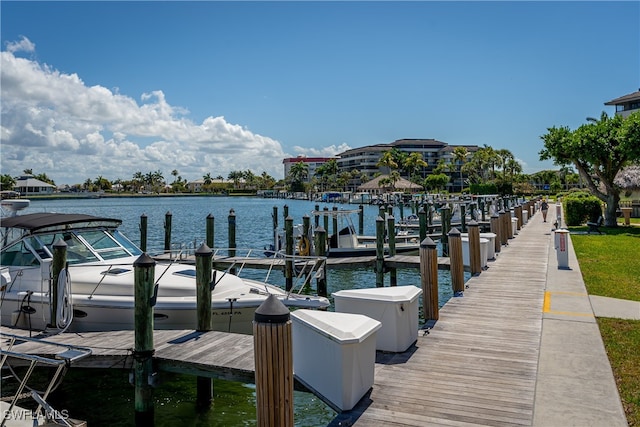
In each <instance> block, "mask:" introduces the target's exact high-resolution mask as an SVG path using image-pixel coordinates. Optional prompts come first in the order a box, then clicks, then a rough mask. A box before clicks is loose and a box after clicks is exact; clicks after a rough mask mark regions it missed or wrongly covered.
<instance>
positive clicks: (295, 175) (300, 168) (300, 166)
mask: <svg viewBox="0 0 640 427" xmlns="http://www.w3.org/2000/svg"><path fill="white" fill-rule="evenodd" d="M289 176H290V177H291V181H293V182H302V181H306V179H307V177H308V176H309V164H308V163H307V162H296V163H294V164H292V165H291V169H290V170H289Z"/></svg>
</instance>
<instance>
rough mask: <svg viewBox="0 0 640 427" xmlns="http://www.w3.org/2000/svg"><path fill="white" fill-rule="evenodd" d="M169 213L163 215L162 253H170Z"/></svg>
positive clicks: (170, 216)
mask: <svg viewBox="0 0 640 427" xmlns="http://www.w3.org/2000/svg"><path fill="white" fill-rule="evenodd" d="M171 218H172V214H171V212H167V213H166V214H164V251H165V253H167V252H170V251H171Z"/></svg>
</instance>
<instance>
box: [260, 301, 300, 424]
mask: <svg viewBox="0 0 640 427" xmlns="http://www.w3.org/2000/svg"><path fill="white" fill-rule="evenodd" d="M290 317H291V315H290V314H289V310H288V309H287V307H285V305H284V304H282V302H280V300H278V299H277V298H276V297H275V296H274V295H270V296H269V298H267V299H266V301H265V302H264V303H262V305H261V306H260V307H258V309H257V310H256V312H255V317H254V322H253V341H254V358H255V383H256V421H257V423H256V424H257V425H258V427H275V426H278V427H292V426H293V425H294V421H293V382H294V377H293V346H292V339H291V336H292V333H291V318H290Z"/></svg>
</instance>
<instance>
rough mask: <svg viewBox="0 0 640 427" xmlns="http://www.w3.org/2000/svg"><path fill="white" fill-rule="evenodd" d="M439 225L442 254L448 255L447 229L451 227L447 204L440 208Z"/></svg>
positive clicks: (449, 210) (449, 211)
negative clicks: (440, 228)
mask: <svg viewBox="0 0 640 427" xmlns="http://www.w3.org/2000/svg"><path fill="white" fill-rule="evenodd" d="M440 222H441V224H440V226H441V227H442V236H441V238H440V242H441V244H442V256H444V257H447V256H449V239H448V237H449V236H448V234H447V233H448V232H449V231H448V230H450V229H451V209H449V207H448V206H447V205H445V206H443V207H441V208H440Z"/></svg>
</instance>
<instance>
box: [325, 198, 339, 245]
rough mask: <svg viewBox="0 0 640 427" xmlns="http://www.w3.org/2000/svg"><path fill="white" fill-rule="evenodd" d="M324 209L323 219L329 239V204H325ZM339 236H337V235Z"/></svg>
mask: <svg viewBox="0 0 640 427" xmlns="http://www.w3.org/2000/svg"><path fill="white" fill-rule="evenodd" d="M322 211H323V212H324V213H325V214H324V217H323V218H322V219H323V228H324V231H325V232H326V233H327V239H328V238H329V236H330V234H329V208H328V207H327V206H325V207H324V208H323V209H322ZM336 237H337V236H336Z"/></svg>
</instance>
